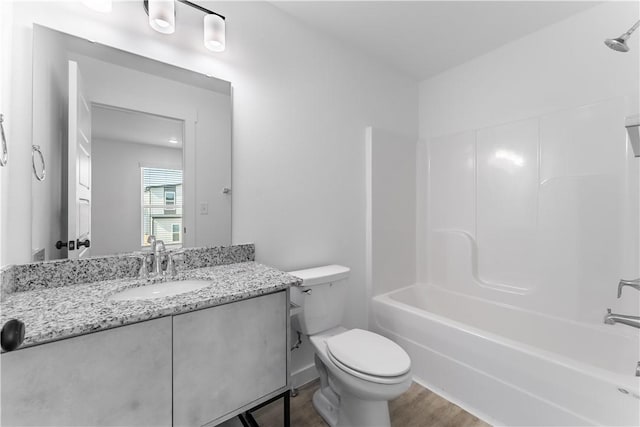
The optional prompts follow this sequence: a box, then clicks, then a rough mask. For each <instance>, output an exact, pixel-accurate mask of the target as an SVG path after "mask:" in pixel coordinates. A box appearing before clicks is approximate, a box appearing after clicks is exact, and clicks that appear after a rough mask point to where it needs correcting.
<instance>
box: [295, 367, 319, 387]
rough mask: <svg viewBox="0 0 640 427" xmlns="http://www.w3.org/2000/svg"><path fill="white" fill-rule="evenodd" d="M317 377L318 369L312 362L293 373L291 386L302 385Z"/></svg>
mask: <svg viewBox="0 0 640 427" xmlns="http://www.w3.org/2000/svg"><path fill="white" fill-rule="evenodd" d="M316 378H318V371H316V365H315V364H314V363H311V364H309V365H307V366H305V367H303V368H300V369H298V370H296V371H295V372H292V373H291V387H292V388H299V387H302V386H303V385H305V384H307V383H310V382H311V381H313V380H315V379H316Z"/></svg>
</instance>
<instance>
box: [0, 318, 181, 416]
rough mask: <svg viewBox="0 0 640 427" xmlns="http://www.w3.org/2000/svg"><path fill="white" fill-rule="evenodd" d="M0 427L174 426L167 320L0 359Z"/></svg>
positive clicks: (63, 341)
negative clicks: (172, 423)
mask: <svg viewBox="0 0 640 427" xmlns="http://www.w3.org/2000/svg"><path fill="white" fill-rule="evenodd" d="M0 365H1V367H0V368H1V375H2V376H1V384H2V391H1V403H0V404H1V409H0V410H1V425H3V426H21V425H30V426H107V425H109V426H115V425H119V426H125V425H126V426H151V425H152V426H169V425H171V380H172V379H171V370H172V369H171V318H170V317H164V318H160V319H155V320H150V321H146V322H141V323H136V324H133V325H129V326H125V327H121V328H115V329H109V330H106V331H102V332H97V333H93V334H88V335H82V336H78V337H75V338H69V339H65V340H61V341H56V342H52V343H48V344H43V345H39V346H35V347H30V348H25V349H21V350H17V351H13V352H8V353H4V354H2V356H1V358H0Z"/></svg>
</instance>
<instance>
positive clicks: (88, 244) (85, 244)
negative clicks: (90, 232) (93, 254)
mask: <svg viewBox="0 0 640 427" xmlns="http://www.w3.org/2000/svg"><path fill="white" fill-rule="evenodd" d="M76 246H77V247H78V249H80V248H81V247H83V246H84V247H85V248H90V247H91V241H89V239H86V240H85V241H84V242H81V241H80V239H78V240H77V241H76Z"/></svg>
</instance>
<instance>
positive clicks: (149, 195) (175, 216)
mask: <svg viewBox="0 0 640 427" xmlns="http://www.w3.org/2000/svg"><path fill="white" fill-rule="evenodd" d="M91 122H92V127H91V134H92V144H93V151H92V157H93V162H92V165H91V169H92V173H91V181H92V184H93V185H92V188H93V192H92V194H93V198H92V209H91V221H92V224H93V226H92V227H91V233H92V241H93V242H94V244H93V245H92V247H91V254H92V255H107V254H112V253H115V252H123V251H124V252H131V251H137V250H140V248H141V247H145V246H148V245H149V243H147V242H148V240H149V236H151V235H154V236H155V237H156V238H157V239H159V240H162V241H163V242H164V243H165V245H166V246H167V248H169V247H180V246H181V245H182V214H183V200H184V191H183V173H182V144H183V133H184V130H183V129H184V122H183V121H182V120H178V119H175V118H170V117H161V116H156V115H153V114H149V113H145V112H140V111H130V110H123V109H120V108H117V107H113V106H106V105H93V106H92V117H91ZM114 213H115V215H114Z"/></svg>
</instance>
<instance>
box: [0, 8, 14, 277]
mask: <svg viewBox="0 0 640 427" xmlns="http://www.w3.org/2000/svg"><path fill="white" fill-rule="evenodd" d="M12 19H13V5H12V4H11V3H8V2H0V61H1V62H2V63H3V64H8V63H9V61H11V53H12V50H11V43H12V36H11V29H12V25H13V23H12ZM10 88H11V73H10V71H9V70H8V67H0V113H2V114H5V115H6V114H7V113H8V111H9V107H10V105H11V101H10ZM7 120H9V117H8V116H7ZM3 125H5V126H4V128H5V134H6V136H7V138H11V136H12V134H11V133H10V130H11V127H10V126H9V123H8V122H7V123H3ZM8 177H9V166H8V165H7V166H6V167H0V194H3V195H4V194H8V192H9V187H8V182H9V180H8ZM7 212H8V203H7V202H6V200H5V198H4V196H3V197H0V266H2V265H4V264H5V263H4V262H3V260H4V256H3V254H4V248H5V243H4V240H5V239H4V238H3V236H6V233H7V223H6V221H5V218H7Z"/></svg>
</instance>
